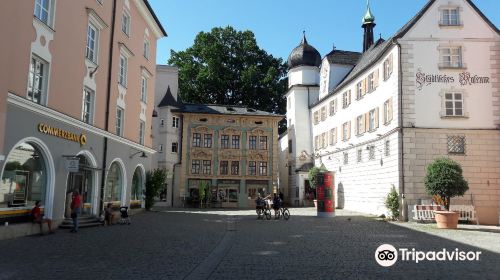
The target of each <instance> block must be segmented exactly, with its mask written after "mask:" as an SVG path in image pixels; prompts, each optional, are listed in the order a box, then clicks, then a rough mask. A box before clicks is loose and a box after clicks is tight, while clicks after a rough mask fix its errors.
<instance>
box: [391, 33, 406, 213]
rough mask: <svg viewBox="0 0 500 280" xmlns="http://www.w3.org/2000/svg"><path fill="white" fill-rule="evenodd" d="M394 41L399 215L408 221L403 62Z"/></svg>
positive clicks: (399, 45) (395, 40)
mask: <svg viewBox="0 0 500 280" xmlns="http://www.w3.org/2000/svg"><path fill="white" fill-rule="evenodd" d="M394 42H395V43H396V45H397V46H398V72H399V73H398V99H399V100H398V101H399V110H398V118H399V124H398V134H399V137H398V149H399V170H400V171H399V172H400V176H399V193H400V194H401V217H402V218H403V221H408V209H407V205H406V201H405V169H404V150H403V149H404V146H403V145H404V141H403V135H404V134H403V79H402V75H403V63H402V62H401V61H402V52H401V44H400V43H399V42H398V41H397V39H394Z"/></svg>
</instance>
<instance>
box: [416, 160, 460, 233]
mask: <svg viewBox="0 0 500 280" xmlns="http://www.w3.org/2000/svg"><path fill="white" fill-rule="evenodd" d="M424 183H425V190H426V192H427V193H428V194H429V195H433V196H439V197H440V199H441V201H442V203H443V205H444V208H445V209H446V210H444V211H434V214H435V218H436V223H437V226H438V228H457V224H458V213H457V212H452V211H450V199H451V198H452V197H456V196H463V195H464V194H465V192H466V191H467V190H468V189H469V186H468V184H467V181H465V179H464V177H463V175H462V167H461V166H460V164H458V163H457V162H455V161H454V160H452V159H449V158H438V159H436V160H434V161H433V162H432V163H431V164H430V165H429V166H427V174H426V176H425V180H424Z"/></svg>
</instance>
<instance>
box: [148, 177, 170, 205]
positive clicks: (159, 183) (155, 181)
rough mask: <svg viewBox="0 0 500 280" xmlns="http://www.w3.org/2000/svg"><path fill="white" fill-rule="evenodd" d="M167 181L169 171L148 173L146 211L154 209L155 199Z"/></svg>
mask: <svg viewBox="0 0 500 280" xmlns="http://www.w3.org/2000/svg"><path fill="white" fill-rule="evenodd" d="M166 181H167V171H166V170H165V169H160V168H157V169H154V170H150V171H148V172H146V190H145V193H144V194H145V204H146V209H147V210H149V209H151V207H153V204H154V199H155V197H157V196H158V195H159V193H160V191H161V190H162V189H163V187H164V186H165V183H166Z"/></svg>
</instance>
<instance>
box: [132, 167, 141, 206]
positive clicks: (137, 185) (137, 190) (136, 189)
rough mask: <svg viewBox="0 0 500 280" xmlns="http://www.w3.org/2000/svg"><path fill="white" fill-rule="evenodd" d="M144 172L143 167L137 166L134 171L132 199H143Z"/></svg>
mask: <svg viewBox="0 0 500 280" xmlns="http://www.w3.org/2000/svg"><path fill="white" fill-rule="evenodd" d="M142 185H143V179H142V172H141V168H140V167H137V168H136V169H135V172H134V177H132V197H131V198H130V200H142Z"/></svg>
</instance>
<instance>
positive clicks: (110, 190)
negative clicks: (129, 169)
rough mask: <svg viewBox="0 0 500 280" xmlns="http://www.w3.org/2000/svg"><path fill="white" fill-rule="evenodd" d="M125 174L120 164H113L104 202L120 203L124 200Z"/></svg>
mask: <svg viewBox="0 0 500 280" xmlns="http://www.w3.org/2000/svg"><path fill="white" fill-rule="evenodd" d="M123 180H124V178H123V172H122V169H121V168H120V165H118V163H116V162H113V163H112V164H111V167H110V168H109V171H108V176H107V179H106V192H105V195H104V201H120V200H121V198H122V187H123Z"/></svg>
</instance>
